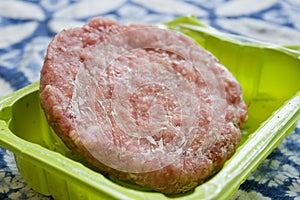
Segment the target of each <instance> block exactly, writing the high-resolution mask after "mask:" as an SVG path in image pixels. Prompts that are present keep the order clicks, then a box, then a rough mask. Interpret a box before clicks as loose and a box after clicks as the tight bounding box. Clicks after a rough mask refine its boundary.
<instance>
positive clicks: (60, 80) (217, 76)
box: [40, 17, 247, 194]
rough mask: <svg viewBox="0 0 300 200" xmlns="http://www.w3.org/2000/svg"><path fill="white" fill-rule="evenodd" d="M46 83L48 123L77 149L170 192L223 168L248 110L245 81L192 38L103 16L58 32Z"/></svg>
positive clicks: (123, 175) (120, 172) (98, 163)
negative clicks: (243, 94) (124, 23)
mask: <svg viewBox="0 0 300 200" xmlns="http://www.w3.org/2000/svg"><path fill="white" fill-rule="evenodd" d="M40 92H41V105H42V107H43V109H44V111H45V114H46V116H47V119H48V121H49V124H50V125H51V126H52V127H53V129H54V130H55V132H56V133H57V134H58V136H60V137H61V139H62V140H63V141H64V142H65V143H66V145H67V146H68V147H69V148H70V149H71V150H72V151H74V152H75V153H78V154H80V155H81V156H83V157H85V158H86V159H87V160H88V161H90V162H91V163H93V164H94V165H96V166H97V167H99V168H101V169H102V170H104V171H107V172H109V173H111V174H113V175H115V176H117V177H119V178H120V179H123V180H128V181H131V182H133V183H136V184H139V185H142V186H145V187H148V188H151V189H153V190H156V191H160V192H163V193H166V194H174V193H180V192H185V191H187V190H190V189H192V188H194V187H196V186H197V185H199V184H201V183H203V182H204V181H205V180H206V179H207V178H208V177H210V176H211V175H213V174H214V173H216V172H217V171H218V170H220V169H221V167H222V166H223V164H224V162H225V161H226V160H228V159H229V158H230V157H231V156H232V154H233V153H234V152H235V150H236V148H237V146H238V143H239V140H240V137H241V131H240V128H241V126H242V124H243V122H244V121H245V120H246V119H247V107H246V105H245V103H244V101H243V99H242V90H241V87H240V85H239V83H238V82H237V81H236V79H235V78H234V77H233V76H232V75H231V74H230V72H229V71H228V70H227V69H226V68H225V67H223V66H222V65H221V64H220V63H219V62H218V60H217V59H216V58H215V57H213V56H212V55H211V54H210V53H209V52H207V51H206V50H204V49H202V48H201V47H199V46H198V45H196V44H195V43H194V42H193V41H192V40H191V39H189V38H188V37H186V36H184V35H182V34H180V33H176V32H172V31H169V30H164V29H160V28H158V27H155V26H149V25H137V24H135V25H129V26H125V25H121V24H118V23H117V22H116V21H113V20H108V19H103V18H101V17H98V18H94V19H92V20H91V21H90V22H89V23H88V24H86V25H85V26H84V27H82V28H74V29H70V30H65V31H62V32H61V33H60V34H58V35H57V36H56V37H55V38H54V39H53V41H52V42H51V43H50V45H49V47H48V50H47V55H46V58H45V63H44V66H43V69H42V71H41V81H40Z"/></svg>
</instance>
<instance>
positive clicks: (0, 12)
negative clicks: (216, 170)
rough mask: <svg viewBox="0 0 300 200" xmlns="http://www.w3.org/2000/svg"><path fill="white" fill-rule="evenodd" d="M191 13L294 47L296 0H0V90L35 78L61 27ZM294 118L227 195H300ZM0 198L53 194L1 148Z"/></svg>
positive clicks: (299, 27)
mask: <svg viewBox="0 0 300 200" xmlns="http://www.w3.org/2000/svg"><path fill="white" fill-rule="evenodd" d="M187 14H193V15H195V16H196V17H197V18H198V19H199V20H200V21H202V22H204V23H207V24H210V25H211V26H213V27H215V28H217V29H219V30H221V31H225V32H229V33H233V34H239V35H244V36H249V37H252V38H256V39H260V40H264V41H267V42H277V43H281V44H291V45H294V44H298V45H300V20H299V19H300V1H298V0H264V1H262V0H211V1H207V0H153V1H149V0H114V1H104V0H103V1H98V0H61V1H57V0H40V1H33V0H27V1H25V0H24V1H21V0H1V1H0V30H1V31H0V96H4V95H6V94H9V93H11V92H13V91H14V90H17V89H19V88H22V87H24V86H26V85H28V84H30V83H32V82H35V81H37V80H39V73H40V69H41V67H42V64H43V60H44V55H45V50H46V47H47V45H48V43H49V41H50V40H51V39H52V37H53V36H54V35H55V34H56V33H58V32H59V31H61V30H62V29H66V28H71V27H78V26H82V25H83V24H84V23H85V22H87V21H88V20H89V18H91V17H93V16H97V15H102V16H104V17H109V18H113V19H116V20H118V21H119V22H120V23H123V24H129V23H146V24H155V23H159V22H163V21H169V20H172V19H174V18H176V17H179V16H181V15H187ZM299 152H300V123H299V124H298V126H297V128H296V129H295V130H294V131H293V132H292V133H291V135H290V136H289V137H288V138H287V139H286V140H284V141H283V142H282V144H280V145H279V147H278V148H277V149H275V150H274V151H273V152H272V153H271V154H270V155H269V157H268V158H267V159H266V160H265V161H263V162H262V163H261V165H260V166H259V167H258V168H257V170H255V171H254V172H253V173H252V174H251V175H250V176H249V178H248V179H247V180H246V181H245V182H244V183H243V184H242V185H241V187H240V189H239V190H238V191H237V192H236V194H235V195H234V196H233V197H232V199H243V200H244V199H246V200H247V199H249V200H250V199H251V200H252V199H263V200H268V199H296V200H300V170H299V169H300V156H299ZM0 199H51V197H45V196H43V195H40V194H38V193H36V192H34V191H33V190H32V189H30V188H29V186H28V185H27V184H26V183H25V181H24V180H23V179H22V177H21V175H20V174H19V172H18V170H17V168H16V164H15V160H14V157H13V155H12V153H11V152H9V151H7V150H5V149H3V148H1V147H0Z"/></svg>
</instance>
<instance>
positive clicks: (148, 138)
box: [146, 136, 157, 145]
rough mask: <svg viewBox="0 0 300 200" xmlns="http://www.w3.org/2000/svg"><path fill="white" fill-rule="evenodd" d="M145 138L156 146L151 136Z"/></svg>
mask: <svg viewBox="0 0 300 200" xmlns="http://www.w3.org/2000/svg"><path fill="white" fill-rule="evenodd" d="M146 138H147V140H148V141H149V142H150V143H151V144H153V145H157V143H156V142H155V140H154V139H153V137H151V136H146Z"/></svg>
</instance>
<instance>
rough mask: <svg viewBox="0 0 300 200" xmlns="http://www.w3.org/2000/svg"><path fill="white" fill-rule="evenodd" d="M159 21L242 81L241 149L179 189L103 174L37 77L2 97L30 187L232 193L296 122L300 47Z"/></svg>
mask: <svg viewBox="0 0 300 200" xmlns="http://www.w3.org/2000/svg"><path fill="white" fill-rule="evenodd" d="M160 26H163V27H165V28H169V29H173V30H177V31H180V32H183V33H184V34H187V35H189V36H190V37H191V38H193V39H194V40H195V41H196V42H197V43H199V44H200V45H201V46H203V47H204V48H206V49H207V50H209V51H210V52H212V53H213V54H214V55H215V56H216V57H218V58H219V60H220V61H221V62H222V63H223V64H224V65H225V66H226V67H228V69H229V70H230V71H231V72H232V73H233V74H234V76H235V77H236V78H237V79H238V80H239V82H240V83H241V85H242V87H243V94H244V99H245V101H246V103H247V105H248V106H249V120H248V122H247V123H246V125H245V127H244V130H243V138H242V142H241V144H240V146H239V148H238V150H237V152H236V153H235V154H234V156H233V157H232V158H231V159H230V160H228V161H227V162H226V164H225V166H224V167H223V169H222V170H221V171H220V172H218V173H217V174H216V175H215V176H213V177H212V178H211V179H210V180H208V181H207V182H205V183H204V184H202V185H200V186H198V187H197V188H195V189H194V190H192V191H190V192H187V193H184V194H180V195H175V196H166V195H164V194H161V193H158V192H153V191H150V190H148V189H145V188H141V187H139V186H135V185H132V184H130V183H126V182H122V181H118V180H117V179H116V178H115V177H107V176H104V175H103V173H101V172H97V170H95V169H93V167H89V166H88V164H86V163H85V162H84V161H83V160H82V159H80V158H79V157H77V156H76V155H73V154H72V153H71V152H70V151H69V150H68V149H67V148H66V147H65V145H64V144H63V143H62V142H61V140H60V139H59V138H58V137H57V136H56V135H55V133H54V132H53V131H52V129H51V128H50V127H49V126H48V124H47V121H46V119H45V116H44V113H43V111H42V109H41V107H40V103H39V90H38V89H39V83H33V84H32V85H29V86H27V87H25V88H23V89H21V90H18V91H16V92H14V93H12V94H10V95H8V96H6V97H3V98H1V99H0V145H1V146H2V147H4V148H6V149H8V150H10V151H12V152H13V153H14V154H15V157H16V161H17V166H18V168H19V170H20V173H21V175H22V176H23V177H24V179H25V180H26V182H27V183H28V184H29V185H30V187H32V188H33V189H34V190H36V191H37V192H40V193H42V194H44V195H52V196H53V197H54V198H55V199H72V200H76V199H90V200H96V199H151V200H152V199H174V200H175V199H228V198H230V197H231V196H232V195H233V194H234V193H235V191H236V190H237V189H238V188H239V186H240V184H241V183H242V182H243V181H244V180H245V179H246V178H247V177H248V176H249V174H250V173H251V172H252V171H253V170H255V169H256V167H257V166H258V165H259V164H260V163H261V162H262V161H263V160H264V159H265V158H266V156H267V155H269V154H270V152H271V151H272V150H273V149H274V148H275V147H276V146H278V144H279V143H280V142H281V141H282V140H283V139H284V138H285V137H286V136H287V135H288V134H289V132H290V131H291V130H292V128H294V125H295V124H296V122H297V120H298V119H299V117H300V52H298V51H296V50H292V49H288V48H284V47H282V46H276V45H272V44H263V43H260V42H256V41H251V40H249V39H246V38H242V37H237V36H231V35H227V34H224V33H220V32H218V31H216V30H215V29H213V28H211V27H208V26H204V25H202V24H201V23H200V22H199V21H197V20H196V19H195V18H194V17H182V18H178V19H176V20H174V21H171V22H168V23H166V24H161V25H160ZM293 49H299V48H298V47H294V48H293Z"/></svg>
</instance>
